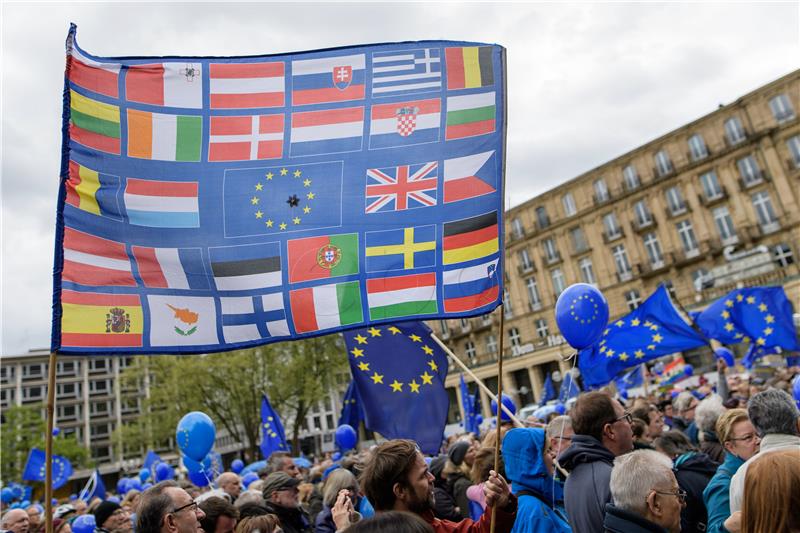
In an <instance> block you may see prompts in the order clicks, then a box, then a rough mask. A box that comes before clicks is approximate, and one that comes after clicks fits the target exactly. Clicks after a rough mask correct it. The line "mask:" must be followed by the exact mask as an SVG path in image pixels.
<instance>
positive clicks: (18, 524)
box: [0, 509, 31, 533]
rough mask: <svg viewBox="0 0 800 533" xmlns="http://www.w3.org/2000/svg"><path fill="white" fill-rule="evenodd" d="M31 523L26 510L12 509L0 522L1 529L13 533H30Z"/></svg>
mask: <svg viewBox="0 0 800 533" xmlns="http://www.w3.org/2000/svg"><path fill="white" fill-rule="evenodd" d="M30 525H31V521H30V518H29V517H28V513H26V512H25V510H24V509H11V510H9V511H6V514H4V515H3V518H2V520H0V528H2V529H3V530H6V531H12V532H13V533H28V531H29V530H30Z"/></svg>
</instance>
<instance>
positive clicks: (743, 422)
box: [703, 409, 759, 533]
mask: <svg viewBox="0 0 800 533" xmlns="http://www.w3.org/2000/svg"><path fill="white" fill-rule="evenodd" d="M716 429H717V436H718V438H719V441H720V442H721V443H722V446H724V448H725V460H724V461H723V463H722V464H721V465H719V468H718V469H717V473H716V474H714V477H712V478H711V481H709V482H708V485H706V488H705V490H704V491H703V502H704V503H705V505H706V509H708V522H707V523H706V526H707V529H706V532H707V533H726V532H727V531H728V530H727V529H726V528H725V526H724V523H725V520H727V519H728V517H729V516H730V515H731V505H730V502H731V500H730V486H731V478H732V477H733V475H734V474H735V473H736V471H737V470H739V467H740V466H742V465H743V464H744V462H745V461H747V460H748V459H750V458H751V457H753V456H754V455H755V454H756V452H758V444H759V439H758V435H757V434H756V430H755V428H754V427H753V424H752V423H751V422H750V419H749V418H748V417H747V411H746V410H745V409H730V410H728V411H726V412H725V413H723V414H722V415H721V416H720V417H719V420H717V428H716Z"/></svg>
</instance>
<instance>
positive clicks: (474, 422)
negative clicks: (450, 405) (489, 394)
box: [459, 374, 480, 435]
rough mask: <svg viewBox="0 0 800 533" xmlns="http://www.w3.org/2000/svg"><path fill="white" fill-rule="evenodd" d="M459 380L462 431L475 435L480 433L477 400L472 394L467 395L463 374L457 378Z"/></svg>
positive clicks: (467, 390)
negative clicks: (462, 414)
mask: <svg viewBox="0 0 800 533" xmlns="http://www.w3.org/2000/svg"><path fill="white" fill-rule="evenodd" d="M459 379H460V382H459V387H460V389H461V407H462V408H463V409H464V431H467V432H469V433H475V434H476V435H477V434H478V433H480V428H479V427H478V409H477V398H476V397H475V395H474V394H470V393H469V389H468V388H467V384H466V382H465V381H464V375H463V374H461V375H460V376H459Z"/></svg>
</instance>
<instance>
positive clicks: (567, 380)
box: [551, 372, 581, 403]
mask: <svg viewBox="0 0 800 533" xmlns="http://www.w3.org/2000/svg"><path fill="white" fill-rule="evenodd" d="M551 386H552V384H551ZM580 393H581V388H580V386H579V385H578V384H577V383H576V382H575V380H574V379H572V373H571V372H565V373H564V381H562V382H561V388H560V389H558V401H559V402H561V403H567V401H568V400H570V399H572V398H577V396H578V394H580Z"/></svg>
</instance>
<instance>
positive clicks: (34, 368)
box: [22, 363, 44, 379]
mask: <svg viewBox="0 0 800 533" xmlns="http://www.w3.org/2000/svg"><path fill="white" fill-rule="evenodd" d="M43 376H44V365H43V364H41V363H35V364H31V365H22V379H39V378H41V377H43Z"/></svg>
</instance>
